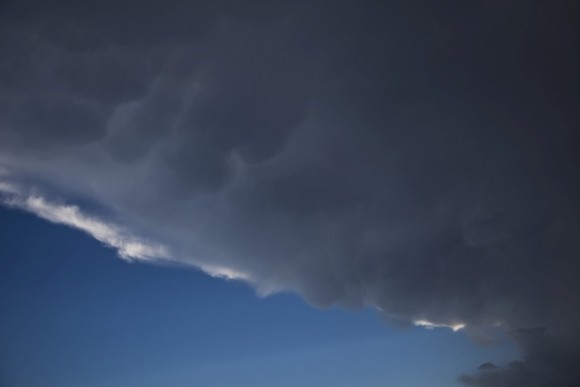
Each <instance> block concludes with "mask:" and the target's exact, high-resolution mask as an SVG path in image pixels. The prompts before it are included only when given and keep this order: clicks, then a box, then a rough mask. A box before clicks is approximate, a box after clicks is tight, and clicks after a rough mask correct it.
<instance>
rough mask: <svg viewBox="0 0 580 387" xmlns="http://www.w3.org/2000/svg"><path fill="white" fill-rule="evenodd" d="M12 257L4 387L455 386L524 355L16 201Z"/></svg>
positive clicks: (0, 248)
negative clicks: (313, 295)
mask: <svg viewBox="0 0 580 387" xmlns="http://www.w3.org/2000/svg"><path fill="white" fill-rule="evenodd" d="M0 267H1V270H0V313H1V315H2V319H0V342H1V346H0V384H1V385H2V386H10V387H37V386H42V387H117V386H118V387H121V386H123V387H133V386H134V387H162V386H174V387H182V386H183V387H185V386H207V387H213V386H215V387H229V386H231V387H234V386H248V387H250V386H252V387H261V386H264V387H265V386H279V387H285V386H312V387H315V386H316V387H324V386H333V387H336V386H340V387H342V386H362V387H379V386H397V387H421V386H429V387H438V386H441V387H443V386H450V385H454V383H455V378H456V377H457V375H459V374H460V373H461V372H468V371H471V370H473V369H474V368H476V367H477V366H478V365H479V364H481V363H483V362H485V361H490V360H492V361H496V362H498V363H502V362H505V361H506V360H509V359H511V358H513V357H514V356H515V355H516V353H515V349H514V348H513V346H511V345H509V344H508V343H499V344H497V345H495V346H492V347H483V346H480V345H477V344H475V343H473V342H472V341H471V340H469V339H468V338H467V337H466V336H465V335H464V334H463V333H461V332H457V333H454V332H452V331H451V330H449V329H433V330H427V329H423V328H411V329H395V328H393V327H390V326H387V325H385V324H384V323H383V322H382V321H381V319H380V318H379V317H378V316H377V315H376V314H375V313H373V312H372V311H370V310H364V311H360V310H359V311H347V310H343V309H336V308H332V309H318V308H314V307H311V306H309V305H308V304H306V303H305V302H304V301H303V300H302V299H300V298H299V297H297V296H295V295H290V294H279V295H274V296H270V297H266V298H260V297H257V296H256V295H255V292H254V290H252V289H250V288H249V287H247V286H246V285H243V284H241V283H237V282H232V281H225V280H222V279H217V278H212V277H210V276H208V275H206V274H204V273H202V272H199V271H196V270H191V269H183V268H176V267H163V266H157V265H149V264H140V263H127V262H125V261H123V260H120V259H119V258H118V257H117V256H116V254H115V252H114V251H113V250H111V249H109V248H106V247H104V246H102V245H101V244H100V243H99V242H97V241H95V240H93V239H92V238H90V237H89V236H86V235H85V234H83V233H81V232H78V231H76V230H72V229H70V228H67V227H64V226H60V225H54V224H51V223H48V222H45V221H43V220H40V219H38V218H36V217H34V216H32V215H28V214H25V213H22V212H19V211H13V210H7V209H4V208H2V209H0Z"/></svg>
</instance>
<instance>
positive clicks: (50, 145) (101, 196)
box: [0, 0, 580, 386]
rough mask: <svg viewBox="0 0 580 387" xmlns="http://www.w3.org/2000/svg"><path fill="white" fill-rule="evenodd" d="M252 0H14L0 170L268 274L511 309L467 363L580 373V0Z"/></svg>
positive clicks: (448, 309)
mask: <svg viewBox="0 0 580 387" xmlns="http://www.w3.org/2000/svg"><path fill="white" fill-rule="evenodd" d="M245 3H246V2H245ZM250 3H251V4H244V5H242V4H241V2H236V1H207V2H205V1H197V2H190V1H180V0H171V1H164V2H157V1H153V0H150V1H142V2H138V3H133V2H129V1H115V2H113V1H102V2H94V4H92V5H91V4H89V3H86V4H82V6H81V5H79V3H78V2H73V1H64V0H60V1H57V2H51V3H50V5H49V4H48V3H46V2H41V1H4V2H2V3H0V4H1V5H0V7H1V8H0V15H1V16H0V18H1V23H2V30H1V32H0V48H1V50H2V53H3V55H2V56H1V57H0V165H2V166H3V168H4V169H5V172H4V173H3V174H2V177H1V179H2V182H3V183H2V184H4V185H3V187H9V186H13V185H14V184H17V185H19V186H23V187H28V189H34V190H35V192H48V194H50V195H53V196H58V197H59V198H60V200H62V201H64V202H74V201H75V200H77V199H79V198H80V199H82V200H83V201H86V202H87V203H95V204H97V205H98V206H101V208H106V209H107V211H106V213H108V214H109V215H110V216H111V220H110V222H111V223H110V224H116V223H117V222H118V221H119V220H122V223H123V224H124V225H127V227H129V228H130V229H131V231H132V233H131V234H130V235H131V236H132V238H133V235H138V234H141V233H142V234H143V235H148V236H149V237H151V238H153V239H154V240H155V241H156V242H158V243H159V246H161V245H163V246H167V249H169V250H170V251H171V259H172V260H175V261H177V262H179V263H185V264H189V265H194V266H197V267H200V268H204V270H206V271H207V272H209V273H210V274H212V275H219V276H224V277H227V278H238V279H242V280H244V281H246V282H248V283H250V284H251V285H253V286H254V287H255V288H256V289H257V290H258V292H260V293H262V294H269V293H272V292H277V291H293V292H297V293H299V294H301V295H302V296H303V297H304V298H305V299H307V300H308V301H309V302H311V303H312V304H315V305H320V306H329V305H336V304H338V305H342V306H346V307H354V308H356V307H365V306H371V307H374V308H376V309H377V310H379V311H380V313H381V314H382V315H383V316H384V317H385V318H386V319H387V320H389V321H393V322H396V323H399V324H405V323H409V322H413V321H415V322H426V323H429V324H431V325H433V326H450V327H459V326H464V327H465V329H466V330H467V332H468V333H469V334H471V335H472V336H473V337H474V338H476V339H480V340H487V339H489V334H488V332H490V331H492V330H494V329H498V327H499V329H503V330H507V331H509V332H510V334H511V335H512V336H513V337H514V340H515V341H516V342H517V343H518V344H519V345H520V346H521V348H522V349H523V351H524V354H525V356H524V359H523V361H521V362H517V363H513V364H510V365H506V366H499V367H498V366H495V365H491V364H489V365H487V366H485V365H484V366H482V367H481V369H480V370H478V371H476V372H475V373H474V374H471V375H465V376H463V377H461V380H462V381H463V382H464V383H465V384H468V385H476V386H508V385H509V386H523V385H526V386H536V385H537V386H548V385H559V386H572V385H574V381H575V380H580V378H579V375H578V371H576V370H575V369H574V368H575V367H574V362H573V361H572V359H574V358H575V357H576V356H577V355H578V354H579V350H580V332H579V330H578V328H577V327H578V325H579V324H580V312H579V310H580V309H579V308H578V300H579V299H580V285H579V284H578V281H577V276H578V275H579V274H580V264H579V263H578V254H579V252H580V246H579V243H580V242H578V241H579V240H580V238H578V235H579V232H580V224H579V222H580V220H579V219H580V208H579V201H578V199H577V198H578V197H580V185H579V183H580V181H579V176H580V174H578V168H579V167H580V162H579V161H580V160H579V157H578V146H579V145H580V143H579V135H578V130H577V128H576V127H577V123H578V122H579V120H578V119H579V118H580V117H578V116H579V114H578V109H577V106H576V105H575V102H577V101H578V100H580V98H579V97H580V95H579V94H580V93H579V90H580V87H579V83H580V79H579V72H578V68H580V54H579V53H580V50H578V47H579V45H578V43H579V42H578V40H579V37H580V31H579V21H578V20H579V19H578V16H579V10H580V5H579V3H578V2H577V1H564V0H562V1H553V2H543V1H502V2H500V1H497V2H495V1H486V2H457V1H442V2H437V3H436V4H435V3H433V2H428V1H419V0H416V1H392V2H385V3H387V4H382V3H383V2H372V1H369V2H324V1H288V2H286V1H280V2H267V1H263V2H261V1H254V2H250ZM359 3H360V4H359ZM379 3H381V4H379ZM2 192H3V195H8V196H10V195H12V196H14V195H15V192H7V190H6V189H3V191H2ZM19 197H20V200H24V202H25V201H26V197H24V199H23V197H22V196H19ZM28 198H29V199H30V197H28ZM37 199H38V197H37ZM12 200H16V199H15V198H14V197H13V198H12ZM38 200H42V199H38ZM24 202H23V203H24ZM44 204H45V205H49V204H50V201H48V202H47V201H45V202H44ZM17 207H20V208H24V209H27V208H25V206H23V205H20V206H17ZM53 209H54V208H53ZM28 210H30V209H29V208H28ZM76 210H77V211H80V210H79V209H78V208H77V209H76ZM32 211H33V212H34V209H33V210H32ZM89 213H90V211H89ZM79 214H80V215H79ZM77 215H79V216H81V218H83V217H84V216H85V215H83V214H82V213H80V212H79V213H77ZM113 217H114V218H113ZM45 218H46V217H45ZM83 219H86V218H83ZM49 220H50V219H49ZM103 222H104V223H103V224H109V223H108V220H106V219H105V220H104V221H103ZM60 223H65V224H67V223H66V222H63V221H60ZM69 225H71V224H69ZM71 226H73V227H77V226H76V225H74V224H72V225H71ZM77 228H78V227H77ZM85 231H87V230H85ZM87 232H90V231H87ZM133 233H135V234H133ZM127 235H129V234H127ZM135 238H136V237H135ZM104 243H105V244H108V245H111V243H107V242H106V241H104ZM111 246H113V247H116V248H118V246H115V245H111ZM155 246H156V248H157V247H159V246H157V245H155ZM159 249H160V250H155V251H161V252H162V253H160V254H158V255H159V257H158V258H159V259H161V260H166V259H167V254H168V253H167V252H166V251H168V250H165V247H163V248H161V247H159ZM146 258H147V260H153V261H154V260H155V254H154V253H151V254H149V255H147V257H146ZM423 325H425V324H423ZM534 383H535V384H534ZM558 383H560V384H558Z"/></svg>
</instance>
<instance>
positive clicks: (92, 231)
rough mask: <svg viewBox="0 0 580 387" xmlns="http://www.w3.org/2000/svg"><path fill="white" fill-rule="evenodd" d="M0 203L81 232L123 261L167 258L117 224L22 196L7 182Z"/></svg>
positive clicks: (165, 253)
mask: <svg viewBox="0 0 580 387" xmlns="http://www.w3.org/2000/svg"><path fill="white" fill-rule="evenodd" d="M0 200H1V203H2V204H4V205H5V206H8V207H11V208H18V209H20V210H24V211H27V212H30V213H32V214H34V215H36V216H39V217H40V218H42V219H45V220H47V221H49V222H52V223H57V224H62V225H65V226H68V227H72V228H74V229H77V230H81V231H83V232H85V233H87V234H89V235H91V236H92V237H93V238H95V239H96V240H98V241H100V242H102V243H103V244H104V245H106V246H108V247H111V248H113V249H115V250H116V251H117V254H118V255H119V256H120V257H121V258H123V259H125V260H142V261H153V260H159V259H163V260H165V259H169V258H170V253H169V249H168V248H167V247H166V246H163V245H161V244H157V243H153V242H151V241H148V240H146V239H143V238H140V237H138V236H136V235H134V234H133V233H131V232H129V231H128V230H126V229H125V228H123V227H121V226H119V225H117V224H114V223H110V222H106V221H104V220H102V219H99V218H98V217H95V216H91V215H88V214H86V213H84V212H83V211H82V210H81V209H80V208H79V207H78V206H75V205H68V204H60V203H55V202H51V201H49V200H48V199H46V198H44V197H43V196H41V195H38V194H31V193H26V192H24V190H22V189H20V187H18V186H17V185H15V184H12V183H10V182H6V181H0Z"/></svg>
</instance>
